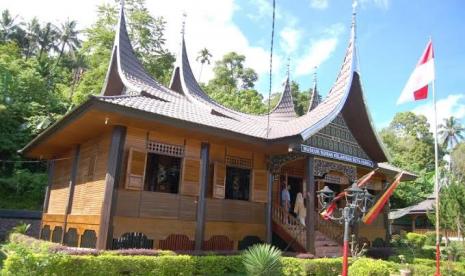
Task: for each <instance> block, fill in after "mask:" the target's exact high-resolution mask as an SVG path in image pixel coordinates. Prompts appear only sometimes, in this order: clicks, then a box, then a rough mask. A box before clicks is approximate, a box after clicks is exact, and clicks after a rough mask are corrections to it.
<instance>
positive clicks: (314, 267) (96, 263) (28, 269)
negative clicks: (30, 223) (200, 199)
mask: <svg viewBox="0 0 465 276" xmlns="http://www.w3.org/2000/svg"><path fill="white" fill-rule="evenodd" d="M63 248H64V247H63V246H60V245H58V244H54V243H50V242H45V241H40V240H37V239H34V238H31V237H27V236H24V235H21V234H12V235H11V236H10V242H9V243H8V244H7V245H6V246H5V247H4V248H3V250H4V251H5V252H6V253H7V259H6V260H5V261H4V267H3V270H2V271H0V274H1V273H3V274H2V275H70V276H73V275H121V274H124V275H244V273H245V272H246V268H245V266H244V265H243V263H242V260H243V257H242V256H188V255H172V254H174V253H173V252H169V251H166V253H167V254H168V255H164V254H161V255H155V256H154V255H152V254H151V253H152V252H150V253H149V254H148V256H145V255H139V254H131V255H128V254H115V252H108V251H102V252H99V253H98V254H93V253H90V254H88V255H83V254H78V255H76V254H68V253H65V252H66V251H64V250H63ZM87 250H89V249H87ZM89 252H91V251H89ZM138 253H142V252H138ZM160 253H161V252H160ZM279 260H280V265H281V270H279V271H278V272H277V273H278V274H282V275H315V276H316V275H318V276H335V275H339V274H340V273H341V264H342V260H341V258H333V259H298V258H291V257H281V258H279ZM349 262H350V263H351V262H352V260H349ZM409 263H410V265H409V266H408V267H409V268H410V269H411V270H412V271H414V274H413V275H432V274H428V273H430V272H431V271H433V272H434V260H433V259H429V260H427V259H418V258H416V259H412V260H409ZM401 267H402V266H401V264H400V262H399V260H396V261H395V262H392V261H391V262H388V261H381V260H378V261H375V260H372V259H367V258H361V259H359V260H357V261H355V262H354V263H353V264H352V265H351V266H350V268H349V273H350V275H354V276H356V275H389V274H385V273H386V271H388V273H396V272H398V270H399V269H400V268H401ZM441 267H442V269H443V273H444V275H464V271H465V265H464V264H461V263H458V262H450V263H449V262H447V263H446V262H442V264H441ZM268 275H272V274H268Z"/></svg>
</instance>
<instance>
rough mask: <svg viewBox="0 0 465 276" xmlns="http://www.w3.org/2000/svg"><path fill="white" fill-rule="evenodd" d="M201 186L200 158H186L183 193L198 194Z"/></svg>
mask: <svg viewBox="0 0 465 276" xmlns="http://www.w3.org/2000/svg"><path fill="white" fill-rule="evenodd" d="M199 188H200V159H198V158H184V162H183V166H182V185H181V194H183V195H190V196H198V195H199Z"/></svg>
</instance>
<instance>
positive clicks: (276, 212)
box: [273, 205, 306, 247]
mask: <svg viewBox="0 0 465 276" xmlns="http://www.w3.org/2000/svg"><path fill="white" fill-rule="evenodd" d="M273 221H274V222H275V223H277V224H279V225H280V226H281V227H282V228H283V229H284V230H285V231H286V232H287V233H288V234H289V235H290V236H291V237H293V238H294V239H295V242H297V243H299V244H300V245H301V246H302V247H305V244H306V236H305V233H306V229H305V226H303V225H302V224H301V223H300V221H299V220H298V219H296V218H295V217H294V216H293V215H291V214H290V213H289V212H288V211H286V210H285V209H284V208H282V207H281V206H279V205H274V206H273Z"/></svg>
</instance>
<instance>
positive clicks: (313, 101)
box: [307, 66, 321, 113]
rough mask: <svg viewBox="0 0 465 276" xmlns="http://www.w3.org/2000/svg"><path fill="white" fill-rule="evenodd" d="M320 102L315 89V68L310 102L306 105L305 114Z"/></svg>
mask: <svg viewBox="0 0 465 276" xmlns="http://www.w3.org/2000/svg"><path fill="white" fill-rule="evenodd" d="M320 100H321V96H320V93H318V89H317V67H316V66H315V70H314V72H313V89H312V92H311V94H310V101H309V104H308V110H307V113H308V112H310V111H312V110H313V109H314V108H315V107H316V106H317V105H318V104H319V103H320Z"/></svg>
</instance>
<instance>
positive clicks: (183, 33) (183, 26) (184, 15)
mask: <svg viewBox="0 0 465 276" xmlns="http://www.w3.org/2000/svg"><path fill="white" fill-rule="evenodd" d="M186 17H187V13H186V12H183V13H182V27H181V34H182V38H183V39H184V35H185V34H186Z"/></svg>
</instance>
